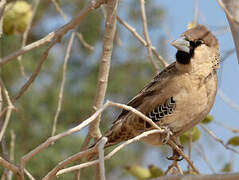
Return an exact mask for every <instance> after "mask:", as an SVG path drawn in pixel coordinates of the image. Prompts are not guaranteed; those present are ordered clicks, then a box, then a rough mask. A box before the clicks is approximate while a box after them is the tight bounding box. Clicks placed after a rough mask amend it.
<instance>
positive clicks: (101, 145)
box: [98, 137, 108, 180]
mask: <svg viewBox="0 0 239 180" xmlns="http://www.w3.org/2000/svg"><path fill="white" fill-rule="evenodd" d="M107 140H108V139H107V138H106V137H103V138H102V139H101V140H100V143H99V146H98V152H99V165H100V180H105V160H104V147H105V143H106V142H107Z"/></svg>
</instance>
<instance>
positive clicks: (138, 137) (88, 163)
mask: <svg viewBox="0 0 239 180" xmlns="http://www.w3.org/2000/svg"><path fill="white" fill-rule="evenodd" d="M164 132H165V130H158V129H157V130H156V129H155V130H150V131H146V132H143V133H142V134H140V135H138V136H136V137H134V138H132V139H130V140H128V141H125V142H124V143H122V144H120V145H119V146H117V147H116V148H115V149H114V150H112V151H111V152H110V153H109V154H108V155H107V156H105V158H104V160H108V159H110V158H111V157H112V156H113V155H114V154H116V153H117V152H118V151H120V150H121V149H123V148H124V147H126V146H127V145H129V144H131V143H133V142H135V141H138V140H140V139H141V138H143V137H146V136H148V135H150V134H154V133H164ZM98 163H99V160H95V161H90V162H87V163H83V164H80V165H76V166H72V167H70V168H65V169H62V170H60V171H59V172H58V173H57V176H58V175H61V174H65V173H69V172H72V171H76V170H79V169H82V168H86V167H89V166H93V165H96V164H98ZM44 180H45V179H44Z"/></svg>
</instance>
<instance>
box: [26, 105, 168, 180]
mask: <svg viewBox="0 0 239 180" xmlns="http://www.w3.org/2000/svg"><path fill="white" fill-rule="evenodd" d="M110 106H115V107H118V108H123V109H125V110H128V111H131V112H132V113H134V114H136V115H137V116H139V117H141V118H142V119H143V120H145V121H147V122H149V123H150V124H151V126H152V127H155V128H157V129H158V131H157V132H167V131H166V130H162V129H161V128H160V127H158V126H157V125H156V124H155V123H154V122H153V121H152V120H151V119H149V118H148V117H147V116H145V115H144V114H143V113H141V112H140V111H138V110H136V109H134V108H133V107H130V106H127V105H124V104H119V103H114V102H111V101H107V102H106V103H105V104H104V106H103V107H102V108H100V109H99V110H97V111H96V112H95V113H94V114H93V115H92V116H91V117H89V118H88V119H86V120H84V121H83V122H82V123H81V124H80V125H78V126H76V127H74V128H72V129H70V130H68V131H66V132H63V133H61V134H58V135H56V136H53V137H51V138H49V139H48V140H47V141H45V142H44V143H42V144H41V145H39V146H38V147H36V148H35V149H34V150H32V151H31V152H30V153H28V154H27V155H25V156H24V157H23V158H24V159H22V163H21V164H22V165H21V167H24V165H25V163H26V161H28V160H29V159H31V158H32V157H33V156H34V155H36V154H38V153H39V152H41V151H42V150H43V149H45V148H47V147H48V146H49V145H50V144H51V143H52V142H55V141H56V140H59V139H60V138H63V137H65V136H67V135H70V134H72V133H75V132H77V131H80V130H81V129H82V128H83V127H85V126H87V125H88V124H90V123H91V122H92V121H93V120H94V119H95V118H96V117H98V115H99V114H101V113H102V112H103V111H104V110H105V109H106V108H108V107H110ZM153 132H154V131H153ZM167 133H168V132H167ZM146 134H147V133H146ZM129 142H131V141H129ZM126 145H127V144H126ZM96 151H97V150H96V149H95V148H91V149H87V150H85V151H82V152H79V153H77V154H75V155H73V156H71V157H69V158H67V159H66V160H64V161H62V162H60V163H58V165H57V166H56V167H55V168H54V169H53V170H52V171H50V172H49V173H48V174H47V175H46V176H45V178H44V180H48V179H52V178H53V177H54V176H55V174H56V173H57V172H58V171H59V170H60V169H62V168H63V167H64V166H66V165H67V164H69V163H71V162H73V161H75V160H78V159H80V158H81V157H82V156H84V157H86V155H88V154H91V153H93V152H96ZM77 177H78V176H77Z"/></svg>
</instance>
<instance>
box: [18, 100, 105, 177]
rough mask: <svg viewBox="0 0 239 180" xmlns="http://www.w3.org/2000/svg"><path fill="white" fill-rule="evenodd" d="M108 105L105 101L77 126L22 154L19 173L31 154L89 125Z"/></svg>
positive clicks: (33, 154)
mask: <svg viewBox="0 0 239 180" xmlns="http://www.w3.org/2000/svg"><path fill="white" fill-rule="evenodd" d="M108 106H109V102H106V103H105V104H104V106H103V107H102V108H100V109H99V110H97V111H96V112H95V113H94V114H93V115H92V116H90V117H89V118H88V119H86V120H85V121H83V122H82V123H81V124H79V125H78V126H76V127H74V128H71V129H69V130H67V131H65V132H62V133H60V134H57V135H55V136H52V137H50V138H48V139H47V140H46V141H45V142H43V143H42V144H40V145H39V146H37V147H36V148H35V149H33V150H32V151H31V152H29V153H27V154H26V155H24V156H23V157H22V159H21V166H20V167H21V173H22V172H23V169H24V166H25V164H26V162H27V161H29V160H30V159H31V158H32V157H33V156H35V155H36V154H38V153H40V152H41V151H42V150H43V149H45V148H47V147H48V146H49V145H51V144H52V143H54V142H55V141H57V140H59V139H61V138H63V137H65V136H68V135H71V134H73V133H75V132H78V131H80V130H81V129H82V128H84V127H85V126H87V125H89V124H90V123H91V122H92V121H94V120H95V118H96V117H98V115H99V114H101V113H102V112H103V111H104V110H105V109H106V108H107V107H108Z"/></svg>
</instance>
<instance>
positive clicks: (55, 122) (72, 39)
mask: <svg viewBox="0 0 239 180" xmlns="http://www.w3.org/2000/svg"><path fill="white" fill-rule="evenodd" d="M75 35H76V31H73V32H72V34H71V37H70V40H69V43H68V45H67V48H66V55H65V59H64V63H63V71H62V81H61V86H60V92H59V97H58V103H57V110H56V114H55V117H54V122H53V127H52V133H51V136H54V135H55V132H56V125H57V119H58V116H59V114H60V111H61V106H62V98H63V92H64V86H65V78H66V69H67V62H68V60H69V57H70V52H71V47H72V44H73V41H74V38H75Z"/></svg>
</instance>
